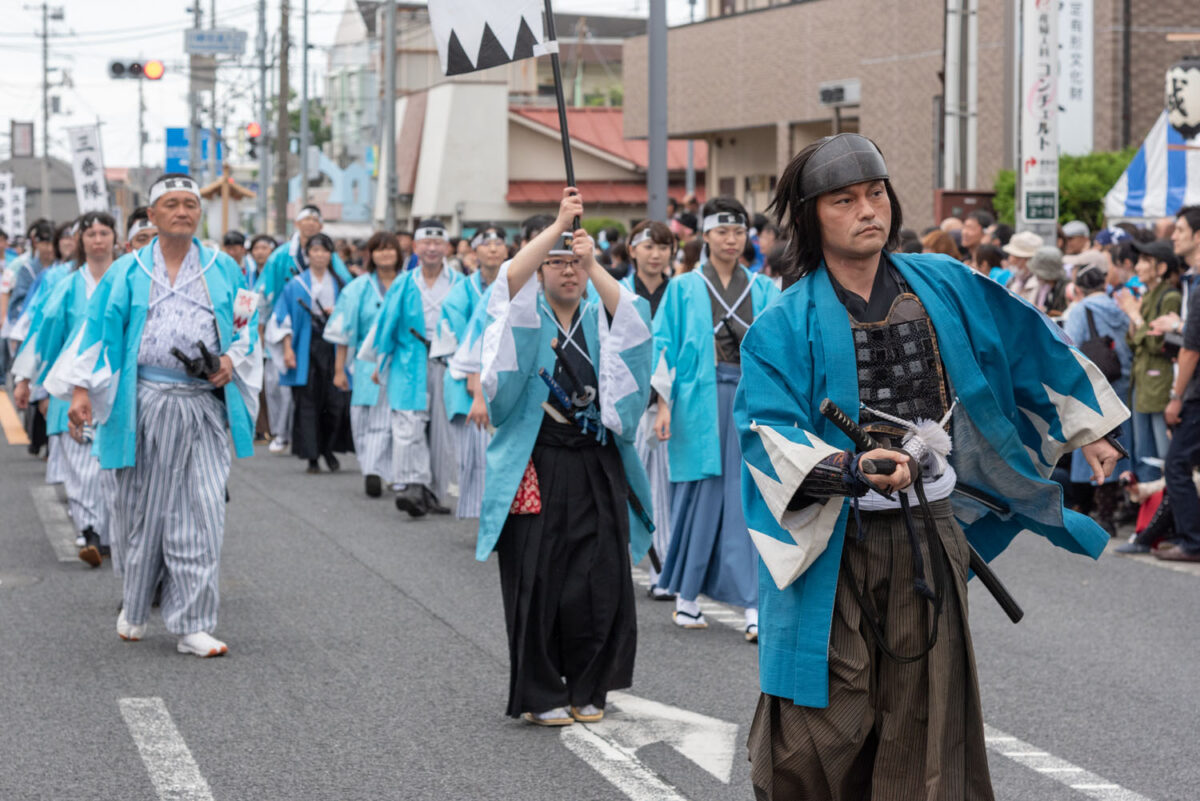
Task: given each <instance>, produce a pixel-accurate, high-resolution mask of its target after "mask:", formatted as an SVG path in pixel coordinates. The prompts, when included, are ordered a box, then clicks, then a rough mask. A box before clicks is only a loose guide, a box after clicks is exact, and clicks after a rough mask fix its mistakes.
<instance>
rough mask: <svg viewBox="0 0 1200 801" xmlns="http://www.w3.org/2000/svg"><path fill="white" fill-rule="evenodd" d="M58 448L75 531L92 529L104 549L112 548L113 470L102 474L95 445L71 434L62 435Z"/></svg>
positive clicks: (114, 485) (68, 505)
mask: <svg viewBox="0 0 1200 801" xmlns="http://www.w3.org/2000/svg"><path fill="white" fill-rule="evenodd" d="M57 439H58V442H57V443H55V448H56V449H57V450H59V451H60V452H61V454H62V455H61V462H62V470H63V484H64V485H65V489H66V491H67V511H68V513H69V514H70V515H71V521H72V522H73V523H74V524H75V530H76V531H78V532H80V533H82V532H83V530H84V529H86V528H91V529H92V531H94V532H96V534H97V535H98V536H99V537H100V543H101V544H102V545H108V544H109V526H108V522H109V516H110V515H111V513H112V503H113V495H114V494H115V493H116V489H117V478H116V476H115V475H113V471H112V470H102V469H101V468H100V460H99V459H97V458H96V456H95V455H94V454H93V453H92V444H91V443H90V442H89V443H82V442H76V441H75V439H74V438H73V437H72V436H71V435H70V434H60V435H59V436H58V437H57Z"/></svg>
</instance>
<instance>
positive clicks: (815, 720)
mask: <svg viewBox="0 0 1200 801" xmlns="http://www.w3.org/2000/svg"><path fill="white" fill-rule="evenodd" d="M929 506H930V509H931V511H932V512H933V518H934V525H935V527H936V532H934V533H933V535H934V536H937V537H938V538H939V540H940V542H941V545H942V548H941V549H938V550H942V551H944V553H945V558H944V564H945V565H946V566H947V568H948V569H947V571H946V572H945V576H946V579H945V582H944V583H945V585H946V586H944V587H940V588H939V587H936V586H935V587H934V589H935V590H937V589H940V590H941V592H942V593H943V600H942V612H941V616H940V618H939V620H938V631H937V642H936V643H935V644H934V646H933V649H932V650H930V651H929V653H928V654H926V655H925V656H924V657H923V658H921V659H918V660H916V661H915V662H910V663H908V664H900V663H897V662H895V661H893V660H892V659H890V658H889V657H887V656H886V655H884V654H883V653H882V651H881V650H880V649H879V647H878V646H876V644H875V640H874V636H873V635H872V634H871V632H870V630H869V628H868V625H867V623H866V621H865V619H864V615H863V611H862V608H861V607H860V606H859V604H858V601H857V600H856V599H855V598H854V595H853V593H852V592H851V590H850V588H849V586H848V585H847V580H852V581H854V582H856V584H857V586H858V587H859V588H860V591H864V590H865V592H864V597H865V598H867V599H869V600H870V603H871V604H873V605H874V608H875V611H876V612H877V613H878V616H879V617H880V618H881V619H882V620H883V621H884V622H883V632H884V636H885V637H886V639H887V644H888V646H889V648H891V649H892V651H893V652H894V653H896V654H898V655H899V656H901V657H904V656H909V655H913V654H918V653H920V652H921V651H922V650H924V648H925V646H926V643H927V641H928V637H929V632H930V625H931V623H930V617H931V614H932V605H931V604H930V602H929V601H928V600H926V599H925V598H923V597H921V596H920V595H918V594H917V592H916V590H915V589H914V587H913V578H914V570H913V551H912V546H911V544H910V541H909V538H908V534H907V533H906V530H905V527H904V518H903V513H902V512H900V511H899V510H896V511H887V512H863V513H862V519H863V527H864V529H865V530H866V531H865V534H866V536H865V537H864V538H863V539H862V540H861V541H860V540H859V537H858V535H857V527H856V525H855V522H854V516H853V515H850V519H849V522H848V523H847V525H846V534H845V545H844V552H843V557H842V567H841V574H840V575H839V577H838V583H837V592H836V595H835V600H834V610H833V624H832V627H831V632H830V640H829V706H828V707H827V708H825V709H816V708H812V707H804V706H797V705H795V704H793V703H792V702H791V701H790V700H788V699H786V698H779V697H776V696H771V695H765V694H764V695H762V696H760V698H759V702H758V709H757V711H756V712H755V715H754V721H753V723H752V724H751V727H750V738H749V743H748V746H749V749H750V762H751V768H750V775H751V780H752V782H753V784H754V792H755V797H756V798H758V799H760V801H764V800H767V799H770V800H772V801H780V799H795V798H821V799H828V800H829V801H857V799H861V798H870V799H872V801H911V799H915V798H920V799H924V800H925V801H991V800H992V798H993V795H992V787H991V781H990V779H989V774H988V763H987V753H986V750H985V746H984V739H983V713H982V711H981V708H980V703H979V685H978V682H977V679H976V672H975V657H974V654H973V652H972V649H971V634H970V630H969V628H968V626H967V564H968V551H967V542H966V538H965V537H964V536H963V533H962V530H961V529H960V528H959V527H958V524H957V523H956V522H955V521H954V513H953V509H952V507H951V505H950V502H949V501H946V500H943V501H933V502H931V503H930V504H929ZM913 517H914V522H915V528H916V530H917V532H918V538H919V541H920V547H921V555H922V559H923V560H924V564H925V570H924V573H925V576H926V578H927V579H928V577H929V576H931V575H935V573H934V571H933V569H932V567H933V565H932V562H931V558H932V557H931V555H930V548H929V536H930V534H931V532H929V530H928V528H927V526H926V523H925V519H924V517H923V515H921V514H920V512H919V510H917V509H916V508H914V509H913ZM939 558H941V557H940V554H939Z"/></svg>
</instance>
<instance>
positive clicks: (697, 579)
mask: <svg viewBox="0 0 1200 801" xmlns="http://www.w3.org/2000/svg"><path fill="white" fill-rule="evenodd" d="M746 219H747V218H746V210H745V208H743V207H742V204H741V203H739V202H737V201H736V200H734V199H733V198H729V197H716V198H713V199H711V200H709V201H708V202H707V203H705V204H704V213H703V215H702V220H703V221H702V223H701V230H702V231H703V235H704V245H705V250H706V252H707V254H708V256H707V259H705V260H704V262H703V263H702V264H701V265H700V266H699V267H698V268H696V269H695V270H693V271H691V272H688V273H684V274H683V275H680V276H677V277H676V278H673V279H672V280H671V282H670V283H668V284H667V290H666V293H665V295H664V297H663V299H662V305H661V306H660V308H659V312H658V314H657V315H655V317H654V348H655V350H656V352H657V360H656V363H655V367H654V378H653V384H654V389H655V390H656V391H657V392H658V395H659V403H658V417H657V419H656V420H655V423H654V427H655V430H656V433H657V435H658V438H659V439H660V440H667V443H666V444H667V458H668V460H669V462H670V474H671V481H672V483H673V484H674V485H675V490H674V493H673V494H672V504H671V544H670V546H669V547H668V549H667V554H666V557H665V558H664V559H663V571H662V576H661V577H660V578H659V581H658V586H659V587H661V588H663V589H664V590H666V591H668V592H671V593H675V595H676V598H675V613H674V620H675V623H676V625H678V626H681V627H683V628H686V629H702V628H707V626H708V621H706V620H705V619H704V615H703V614H702V613H701V611H700V606H699V605H698V603H697V601H696V599H697V596H699V594H700V593H704V594H705V595H707V596H709V597H710V598H713V599H714V600H718V601H724V602H725V603H730V604H733V605H735V606H740V607H743V608H745V610H746V624H745V636H746V639H747V640H748V641H750V642H755V641H757V638H758V555H757V554H756V553H755V551H754V544H753V543H752V542H751V541H750V533H749V531H748V530H747V529H746V521H745V520H744V519H743V517H742V501H741V498H742V472H741V463H742V453H741V449H740V448H739V446H738V441H737V432H736V429H735V428H734V425H733V393H734V390H735V389H737V383H738V379H739V378H740V377H741V374H742V368H741V352H740V349H741V341H742V338H743V337H744V336H745V335H746V331H748V330H749V328H750V325H751V324H752V323H753V322H754V320H755V319H756V318H757V317H758V315H760V314H762V312H763V310H764V309H765V308H766V307H767V305H768V304H770V303H771V302H772V301H773V300H774V299H775V298H776V297H778V296H779V290H778V289H776V287H775V285H774V284H773V283H771V282H770V281H769V280H767V279H766V278H764V277H762V276H760V275H758V274H757V273H752V272H750V271H749V270H747V269H746V268H745V267H743V266H742V265H741V264H739V263H738V259H739V258H740V257H741V255H742V251H743V250H744V249H745V247H746V229H747V225H746Z"/></svg>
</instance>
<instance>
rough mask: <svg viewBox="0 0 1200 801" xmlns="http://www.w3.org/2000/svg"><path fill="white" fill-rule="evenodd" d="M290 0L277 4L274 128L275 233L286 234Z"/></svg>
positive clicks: (277, 234)
mask: <svg viewBox="0 0 1200 801" xmlns="http://www.w3.org/2000/svg"><path fill="white" fill-rule="evenodd" d="M289 4H290V0H283V2H281V3H280V4H279V97H278V100H277V102H278V108H277V109H276V113H277V115H278V120H279V122H278V125H277V126H276V128H275V138H276V144H277V146H278V148H279V150H278V157H277V160H276V162H275V235H276V236H287V230H288V227H287V203H288V179H287V173H288V158H287V157H288V108H287V97H288V5H289Z"/></svg>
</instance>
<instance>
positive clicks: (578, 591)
mask: <svg viewBox="0 0 1200 801" xmlns="http://www.w3.org/2000/svg"><path fill="white" fill-rule="evenodd" d="M533 465H534V469H535V470H536V471H537V476H538V482H539V487H540V492H541V500H542V511H541V513H540V514H529V515H509V517H508V520H507V521H506V522H505V524H504V528H503V530H502V531H501V533H500V540H499V542H498V543H497V545H496V551H497V553H498V555H499V562H500V587H501V592H502V594H503V596H504V619H505V623H506V625H507V627H508V647H509V661H510V665H511V674H510V679H509V696H508V714H509V715H511V716H513V717H516V716H519V715H520V714H522V713H524V712H535V713H536V712H545V711H548V710H551V709H555V708H557V707H565V706H568V705H570V706H577V707H583V706H586V705H587V704H594V705H595V706H597V707H600V708H603V707H604V702H605V694H606V693H607V692H609V691H610V690H617V689H621V688H624V687H629V686H630V685H631V684H632V682H633V660H634V655H635V653H636V650H637V617H636V611H635V608H634V600H633V579H632V577H631V574H630V564H629V514H628V511H627V508H628V507H627V503H628V495H629V487H628V484H627V483H626V479H625V470H624V468H623V466H622V464H621V456H620V454H619V453H618V451H617V448H616V446H615V445H614V444H613V442H612V441H611V440H610V441H609V442H608V443H607V444H606V445H600V444H599V443H597V442H596V440H595V438H594V437H593V436H591V435H585V434H583V433H582V432H581V431H580V430H579V429H578V428H577V427H576V426H574V425H567V424H563V423H559V422H556V421H555V420H553V419H551V418H549V417H545V418H544V419H543V421H542V426H541V429H540V430H539V432H538V438H537V442H536V444H535V445H534V449H533Z"/></svg>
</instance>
